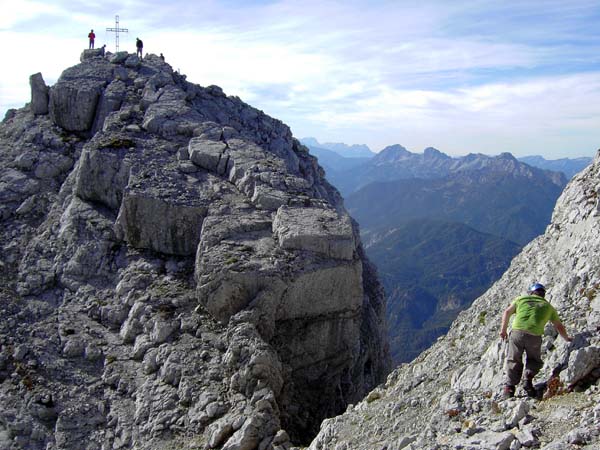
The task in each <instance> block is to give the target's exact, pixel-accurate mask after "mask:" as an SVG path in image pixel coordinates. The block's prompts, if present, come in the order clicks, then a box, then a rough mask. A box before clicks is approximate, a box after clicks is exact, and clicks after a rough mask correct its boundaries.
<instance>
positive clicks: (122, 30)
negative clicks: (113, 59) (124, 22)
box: [106, 15, 129, 52]
mask: <svg viewBox="0 0 600 450" xmlns="http://www.w3.org/2000/svg"><path fill="white" fill-rule="evenodd" d="M106 31H114V32H115V52H118V51H119V33H129V30H128V29H127V28H119V16H118V15H116V16H115V27H114V28H107V29H106Z"/></svg>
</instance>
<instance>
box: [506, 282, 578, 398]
mask: <svg viewBox="0 0 600 450" xmlns="http://www.w3.org/2000/svg"><path fill="white" fill-rule="evenodd" d="M545 296H546V288H545V287H544V286H543V285H542V284H540V283H534V284H532V285H531V287H530V288H529V291H528V295H523V296H521V297H517V298H516V299H515V300H513V302H512V303H511V305H510V306H509V307H508V308H506V310H504V313H503V314H502V325H501V326H500V338H501V339H502V340H506V339H507V337H508V335H507V333H506V329H507V327H508V321H509V319H510V316H512V315H513V314H515V313H516V317H515V320H514V321H513V324H512V331H511V332H510V337H508V355H507V356H506V381H505V384H504V390H503V396H504V398H510V397H514V395H515V386H516V385H517V384H519V382H520V381H521V376H522V374H523V353H526V354H527V358H526V360H525V385H524V387H525V392H527V395H528V396H529V397H536V396H537V392H536V390H535V388H534V387H533V377H535V376H536V374H537V373H538V372H539V371H540V369H541V368H542V366H543V365H544V361H543V360H542V335H543V334H544V327H545V325H546V323H547V322H548V321H550V322H552V324H553V325H554V327H555V328H556V331H558V333H559V334H560V335H561V336H562V338H563V339H564V340H565V341H567V342H571V341H572V340H573V338H571V336H569V334H568V333H567V330H566V329H565V327H564V325H563V324H562V322H561V321H560V319H559V317H558V313H557V312H556V309H554V307H553V306H552V305H551V304H550V303H549V302H548V301H547V300H546V299H545V298H544V297H545Z"/></svg>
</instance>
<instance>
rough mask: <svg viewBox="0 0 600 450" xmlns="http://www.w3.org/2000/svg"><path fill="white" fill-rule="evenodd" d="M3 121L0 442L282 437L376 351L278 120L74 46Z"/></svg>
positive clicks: (350, 380)
mask: <svg viewBox="0 0 600 450" xmlns="http://www.w3.org/2000/svg"><path fill="white" fill-rule="evenodd" d="M30 81H31V88H32V102H31V103H30V104H28V105H26V106H25V107H24V108H21V109H19V110H10V111H9V112H8V113H7V115H6V117H5V119H4V120H3V121H2V124H0V161H1V164H0V167H1V169H0V200H1V201H0V220H1V221H2V227H0V246H1V247H2V253H0V280H1V282H0V303H1V304H2V316H1V318H0V448H7V449H8V448H10V449H19V448H27V449H29V450H47V449H50V448H53V449H58V448H60V449H65V450H67V449H80V448H82V445H84V446H85V447H86V448H87V449H90V450H100V449H102V448H136V449H144V450H158V449H164V448H181V449H183V448H190V449H192V448H194V449H197V448H220V449H228V450H233V449H240V448H247V449H250V448H258V447H259V446H260V447H261V448H262V449H265V450H282V449H289V448H290V447H291V446H292V445H294V444H302V443H307V442H308V441H309V440H310V439H311V438H312V436H314V434H315V433H316V432H317V431H318V427H319V425H320V421H321V419H322V418H323V417H326V416H331V415H333V414H336V413H338V412H341V411H342V410H343V409H344V408H345V406H346V404H347V402H348V401H357V400H358V399H360V398H361V397H362V396H363V395H364V393H365V392H366V391H367V390H368V389H370V388H371V387H373V386H375V385H377V384H378V383H379V382H381V381H382V380H383V377H384V376H385V374H386V373H387V371H388V370H389V355H388V351H387V339H386V335H385V332H384V330H385V317H384V309H385V298H384V297H383V293H382V290H381V286H380V284H379V281H378V279H377V276H376V273H375V270H374V268H373V266H372V264H371V263H370V262H369V261H368V259H367V258H366V256H365V255H364V251H363V248H362V244H361V241H360V236H359V233H358V227H357V225H356V223H355V222H354V221H353V220H352V219H351V217H350V216H349V215H348V213H347V211H346V210H345V209H344V207H343V204H342V199H341V197H340V195H339V193H338V192H337V191H336V190H335V188H333V187H332V186H331V185H330V184H329V183H328V182H327V180H326V179H325V178H324V174H323V170H322V168H321V167H319V165H318V164H317V161H316V159H315V158H314V157H312V156H311V155H310V154H309V153H308V150H307V148H306V147H304V146H303V145H301V144H300V143H299V142H298V141H297V140H296V139H295V138H294V137H293V136H292V134H291V131H290V129H289V127H288V126H287V125H285V124H283V123H282V122H281V121H279V120H277V119H274V118H271V117H269V116H267V115H266V114H265V113H264V112H262V111H260V110H257V109H255V108H253V107H251V106H250V105H247V104H246V103H244V102H242V101H241V100H240V99H239V98H237V97H228V96H226V95H225V94H224V93H223V91H222V90H221V89H220V88H219V87H218V86H208V87H202V86H199V85H195V84H192V83H190V82H188V81H186V77H185V76H184V75H181V74H179V73H178V72H177V71H174V70H173V69H172V67H171V66H170V65H168V64H166V63H165V62H164V61H162V60H161V58H159V57H158V56H156V55H152V54H150V55H146V56H145V57H144V58H143V59H141V58H138V57H137V56H136V55H131V54H128V53H127V52H119V53H116V54H108V53H107V54H106V55H104V52H103V50H85V51H84V52H83V53H82V55H81V58H80V63H79V64H77V65H75V66H72V67H69V68H67V69H65V70H64V71H63V74H62V75H61V77H60V78H59V79H58V81H57V82H56V83H55V84H54V85H53V86H51V87H48V86H46V85H45V83H44V82H43V77H42V76H41V74H36V75H33V76H32V77H31V79H30Z"/></svg>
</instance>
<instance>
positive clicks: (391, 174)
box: [301, 138, 592, 196]
mask: <svg viewBox="0 0 600 450" xmlns="http://www.w3.org/2000/svg"><path fill="white" fill-rule="evenodd" d="M301 142H302V143H303V144H304V145H306V146H307V147H308V148H309V149H310V151H311V153H312V154H313V155H315V156H316V157H317V158H318V159H319V163H320V164H321V166H322V167H323V168H324V169H325V172H326V173H327V179H328V180H329V182H330V183H332V184H333V185H334V186H336V187H337V188H338V190H339V191H340V192H341V193H342V195H344V196H347V195H348V194H350V193H352V192H355V191H357V190H359V189H360V188H361V187H363V186H366V185H367V184H369V183H372V182H379V181H392V180H397V179H411V178H439V177H444V176H446V175H449V174H450V173H453V172H458V171H462V170H471V169H474V168H478V167H479V168H482V167H484V166H486V165H489V164H493V163H494V162H493V160H494V159H496V158H501V157H502V155H510V153H505V154H502V155H500V156H496V157H494V156H487V155H483V154H469V155H467V156H462V157H456V158H453V157H450V156H448V155H446V154H445V153H443V152H441V151H439V150H437V149H435V148H433V147H428V148H426V149H425V150H424V151H423V153H412V152H410V151H408V150H407V149H406V148H404V147H403V146H401V145H391V146H388V147H386V148H384V149H383V150H381V152H379V153H373V152H371V151H370V149H369V148H368V147H367V146H366V145H360V146H357V145H353V146H350V145H346V144H339V143H338V144H320V143H319V142H318V141H317V140H316V139H314V138H305V139H301ZM359 149H360V150H359ZM358 155H360V156H358ZM511 158H512V159H514V157H512V155H511ZM518 160H519V161H521V162H524V163H526V164H528V165H530V166H532V167H537V168H540V169H544V170H550V171H554V172H562V173H564V174H565V176H566V177H567V179H570V178H572V177H573V176H574V175H575V174H576V173H577V172H579V171H581V170H582V169H583V168H585V167H586V166H587V165H588V164H590V163H591V161H592V158H588V157H580V158H573V159H571V158H562V159H558V160H546V159H544V158H543V157H542V156H526V157H523V158H519V159H518Z"/></svg>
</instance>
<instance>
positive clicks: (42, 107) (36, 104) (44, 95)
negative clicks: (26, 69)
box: [29, 72, 49, 114]
mask: <svg viewBox="0 0 600 450" xmlns="http://www.w3.org/2000/svg"><path fill="white" fill-rule="evenodd" d="M29 85H30V86H31V111H32V112H33V113H34V114H48V101H49V99H48V86H46V83H45V82H44V78H43V77H42V74H41V73H39V72H38V73H36V74H33V75H31V76H30V77H29Z"/></svg>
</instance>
